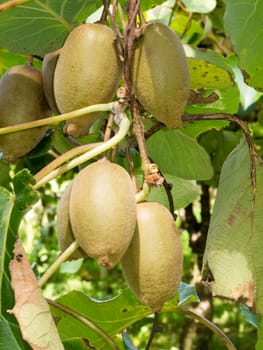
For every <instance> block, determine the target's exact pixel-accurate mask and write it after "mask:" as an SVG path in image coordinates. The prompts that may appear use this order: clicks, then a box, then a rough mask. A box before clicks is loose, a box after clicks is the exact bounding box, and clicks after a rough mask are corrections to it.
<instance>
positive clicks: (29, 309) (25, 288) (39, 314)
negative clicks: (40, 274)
mask: <svg viewBox="0 0 263 350" xmlns="http://www.w3.org/2000/svg"><path fill="white" fill-rule="evenodd" d="M14 256H15V258H14V259H13V260H11V262H10V264H9V269H10V273H11V285H12V288H13V290H14V293H15V306H14V308H13V309H12V310H9V313H12V314H14V315H15V317H16V319H17V321H18V323H19V326H20V329H21V332H22V335H23V338H24V339H25V340H26V341H27V342H28V343H29V344H30V346H31V347H32V349H33V350H55V349H56V350H63V349H64V347H63V345H62V342H61V340H60V338H59V335H58V332H57V328H56V325H55V323H54V320H53V318H52V315H51V313H50V310H49V306H48V303H47V302H46V300H45V298H44V297H43V296H42V294H41V290H40V288H39V286H38V283H37V280H36V278H35V276H34V273H33V271H32V269H31V267H30V264H29V262H28V260H27V257H26V253H25V250H24V248H23V246H22V244H21V241H20V240H17V241H16V243H15V248H14Z"/></svg>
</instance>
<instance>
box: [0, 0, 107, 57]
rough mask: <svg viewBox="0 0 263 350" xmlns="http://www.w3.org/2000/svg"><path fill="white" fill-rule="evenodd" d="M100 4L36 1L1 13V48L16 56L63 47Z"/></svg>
mask: <svg viewBox="0 0 263 350" xmlns="http://www.w3.org/2000/svg"><path fill="white" fill-rule="evenodd" d="M4 2H5V1H0V3H4ZM98 4H100V1H96V0H85V1H82V0H78V1H74V2H72V1H65V2H63V4H62V3H61V1H60V0H53V1H51V2H50V1H48V0H46V1H37V0H35V1H30V2H29V3H26V4H24V5H22V6H18V7H15V8H13V9H11V10H9V11H6V12H4V13H2V14H1V21H0V33H1V34H0V47H3V48H6V49H8V50H9V51H12V52H15V53H25V54H28V53H29V52H30V53H33V54H35V55H41V56H43V55H44V54H45V53H47V52H50V51H54V50H56V49H58V48H60V47H61V46H62V45H63V42H64V40H65V38H66V36H67V35H68V33H69V32H70V31H71V30H72V29H73V27H74V26H76V25H77V24H80V23H81V21H83V20H84V19H85V17H87V15H88V14H90V13H92V12H93V11H94V9H95V8H96V6H97V5H98ZM32 29H33V30H32ZM18 37H19V38H20V40H17V38H18Z"/></svg>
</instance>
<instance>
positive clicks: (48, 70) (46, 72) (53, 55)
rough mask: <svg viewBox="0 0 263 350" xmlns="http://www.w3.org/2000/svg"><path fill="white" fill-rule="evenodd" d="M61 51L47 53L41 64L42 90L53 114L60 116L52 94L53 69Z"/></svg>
mask: <svg viewBox="0 0 263 350" xmlns="http://www.w3.org/2000/svg"><path fill="white" fill-rule="evenodd" d="M60 51H61V49H58V50H56V51H53V52H49V53H47V54H46V55H45V56H44V59H43V64H42V78H43V88H44V93H45V96H46V99H47V102H48V104H49V106H50V108H51V110H52V112H53V113H55V114H60V112H59V109H58V106H57V103H56V99H55V94H54V85H53V82H54V74H55V68H56V65H57V60H58V57H59V54H60Z"/></svg>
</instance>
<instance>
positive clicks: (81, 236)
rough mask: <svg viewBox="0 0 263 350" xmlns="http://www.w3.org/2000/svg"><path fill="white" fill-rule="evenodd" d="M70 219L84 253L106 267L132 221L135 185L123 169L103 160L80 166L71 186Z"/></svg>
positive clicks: (118, 253) (122, 247)
mask: <svg viewBox="0 0 263 350" xmlns="http://www.w3.org/2000/svg"><path fill="white" fill-rule="evenodd" d="M70 221H71V225H72V229H73V232H74V236H75V237H76V240H77V242H78V243H79V245H80V247H81V248H82V249H83V250H84V251H85V253H87V255H88V256H90V257H91V258H93V259H95V260H97V261H98V263H99V264H100V265H101V266H104V267H106V268H112V267H113V266H114V265H116V264H117V263H118V262H119V261H120V259H121V257H122V256H123V254H124V253H125V251H126V249H127V248H128V246H129V243H130V241H131V239H132V236H133V233H134V229H135V225H136V202H135V186H134V184H133V182H132V181H131V179H130V176H129V174H128V173H127V171H126V170H125V169H124V168H122V167H121V166H120V165H118V164H114V163H111V162H109V161H107V160H100V161H97V162H95V163H92V164H90V165H88V166H87V167H86V168H84V169H83V170H81V171H80V172H79V174H78V175H77V176H76V177H75V178H74V182H73V186H72V191H71V197H70Z"/></svg>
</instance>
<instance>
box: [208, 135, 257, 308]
mask: <svg viewBox="0 0 263 350" xmlns="http://www.w3.org/2000/svg"><path fill="white" fill-rule="evenodd" d="M255 161H256V174H257V178H256V179H257V182H256V183H257V187H256V191H255V194H254V195H255V197H253V189H252V185H251V170H250V168H251V159H250V154H249V150H248V145H247V143H246V141H245V139H244V138H243V139H242V141H241V142H240V144H239V145H238V146H237V147H236V148H235V149H234V150H233V151H232V152H231V153H230V155H229V156H228V158H227V159H226V161H225V163H224V165H223V168H222V173H221V176H220V179H219V186H218V193H217V197H216V201H215V206H214V210H213V214H212V218H211V222H210V227H209V232H208V237H207V244H206V249H205V256H204V276H203V277H204V279H206V280H208V281H209V283H210V284H211V286H212V290H213V293H214V294H215V295H220V296H223V297H226V298H229V299H233V300H236V301H241V302H244V303H245V304H247V305H248V306H249V307H253V309H254V310H255V311H256V312H258V313H260V314H263V298H262V296H263V280H262V274H263V255H262V233H263V216H262V208H263V190H262V189H263V165H262V162H261V161H260V160H259V159H258V158H256V159H255ZM208 269H209V270H210V272H209V271H208ZM207 273H208V275H207V276H206V274H207Z"/></svg>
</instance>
